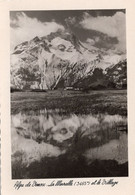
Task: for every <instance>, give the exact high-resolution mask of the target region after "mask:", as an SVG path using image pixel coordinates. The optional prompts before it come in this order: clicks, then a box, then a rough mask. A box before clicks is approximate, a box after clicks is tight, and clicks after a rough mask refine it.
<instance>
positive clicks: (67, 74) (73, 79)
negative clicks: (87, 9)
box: [11, 30, 127, 89]
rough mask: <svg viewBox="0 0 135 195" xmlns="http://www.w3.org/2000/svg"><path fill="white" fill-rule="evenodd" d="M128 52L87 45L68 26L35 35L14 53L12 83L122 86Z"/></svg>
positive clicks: (38, 86) (22, 85)
mask: <svg viewBox="0 0 135 195" xmlns="http://www.w3.org/2000/svg"><path fill="white" fill-rule="evenodd" d="M126 72H127V71H126V59H125V55H119V54H116V53H111V54H110V53H109V52H107V51H105V50H103V49H99V48H96V47H94V46H89V48H86V46H84V45H83V43H81V41H80V40H79V39H78V38H77V37H76V36H75V35H74V34H73V33H72V32H70V31H69V30H66V31H62V30H59V31H57V32H55V33H51V34H50V35H48V36H44V37H35V38H34V39H32V40H30V41H29V42H28V41H26V42H23V43H21V44H19V45H17V46H16V47H15V48H14V51H13V53H12V54H11V87H12V88H18V89H56V88H66V89H68V88H75V89H89V88H92V89H94V88H100V87H101V88H102V87H103V88H108V87H111V88H112V87H113V88H116V87H117V88H121V87H123V86H126Z"/></svg>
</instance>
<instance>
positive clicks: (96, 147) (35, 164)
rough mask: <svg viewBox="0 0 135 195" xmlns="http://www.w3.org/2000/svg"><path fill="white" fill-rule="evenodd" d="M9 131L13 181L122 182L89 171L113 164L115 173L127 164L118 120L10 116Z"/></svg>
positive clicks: (53, 113)
mask: <svg viewBox="0 0 135 195" xmlns="http://www.w3.org/2000/svg"><path fill="white" fill-rule="evenodd" d="M119 126H120V127H123V129H124V131H122V129H120V131H119V128H118V127H119ZM11 127H12V177H13V178H14V179H19V178H48V177H49V178H52V177H65V178H66V177H84V176H85V177H90V176H93V177H94V176H122V175H120V174H121V172H120V173H117V171H116V170H115V171H114V172H113V170H112V173H111V174H110V172H107V173H105V174H108V175H102V174H103V173H100V171H99V170H98V171H97V172H92V171H91V172H90V170H91V169H90V168H89V166H91V165H92V166H93V163H94V162H96V163H98V166H99V162H100V161H101V162H104V166H107V167H108V164H107V163H108V162H109V163H111V162H113V163H114V165H113V168H114V167H116V166H117V168H118V169H119V170H120V168H121V167H120V166H121V165H123V164H124V163H126V162H127V161H128V154H127V151H128V148H127V132H126V131H125V127H127V118H126V117H122V116H120V115H107V114H106V115H103V114H100V115H65V114H64V111H63V110H58V109H57V110H46V109H45V110H40V111H36V112H35V111H29V112H25V113H19V114H16V115H12V116H11ZM106 164H107V165H106ZM109 165H110V164H109ZM74 166H75V168H76V173H75V170H74V169H73V167H74ZM96 166H97V165H96ZM111 166H112V165H111ZM111 166H110V167H111ZM71 167H72V168H71ZM77 167H78V168H77ZM94 167H95V164H94ZM99 167H100V166H99ZM35 168H36V170H37V171H36V172H35ZM101 168H102V166H101ZM113 168H111V169H113ZM43 170H44V172H43ZM66 170H67V171H66ZM82 170H83V171H82ZM122 170H123V169H122ZM92 174H93V175H92ZM109 174H110V175H109ZM115 174H116V175H115ZM123 174H124V173H123ZM126 174H127V172H126Z"/></svg>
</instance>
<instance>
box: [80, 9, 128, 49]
mask: <svg viewBox="0 0 135 195" xmlns="http://www.w3.org/2000/svg"><path fill="white" fill-rule="evenodd" d="M79 25H80V26H81V27H82V28H84V29H88V30H96V31H99V32H102V33H105V34H107V35H108V36H110V37H117V39H118V41H119V43H118V44H117V45H116V48H117V49H118V50H121V51H125V49H126V26H125V14H124V13H123V12H116V13H115V14H114V15H113V16H97V17H93V16H91V15H90V14H89V13H87V12H85V13H84V15H83V19H82V20H81V21H80V23H79Z"/></svg>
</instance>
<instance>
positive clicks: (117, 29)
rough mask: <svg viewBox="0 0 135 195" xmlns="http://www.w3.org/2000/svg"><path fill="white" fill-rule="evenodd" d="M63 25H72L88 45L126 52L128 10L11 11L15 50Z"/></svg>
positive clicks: (12, 38)
mask: <svg viewBox="0 0 135 195" xmlns="http://www.w3.org/2000/svg"><path fill="white" fill-rule="evenodd" d="M59 29H61V30H63V31H64V30H65V29H69V30H70V31H72V32H73V33H74V34H75V35H76V36H77V37H78V38H79V39H80V41H81V42H82V43H84V44H85V45H88V46H89V45H92V46H95V47H98V48H103V49H105V50H110V51H111V50H113V51H115V52H118V53H126V13H125V10H58V11H51V10H50V11H11V12H10V40H11V41H10V43H11V44H10V45H11V50H13V48H14V47H15V46H16V45H18V44H20V43H22V42H24V41H29V40H31V39H33V38H34V37H35V36H39V37H42V36H46V35H48V34H50V33H51V32H56V31H58V30H59Z"/></svg>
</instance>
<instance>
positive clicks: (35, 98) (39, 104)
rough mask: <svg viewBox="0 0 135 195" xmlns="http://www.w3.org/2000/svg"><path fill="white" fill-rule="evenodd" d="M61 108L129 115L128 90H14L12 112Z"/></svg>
mask: <svg viewBox="0 0 135 195" xmlns="http://www.w3.org/2000/svg"><path fill="white" fill-rule="evenodd" d="M44 108H46V109H52V110H54V109H59V112H63V111H64V112H65V114H68V113H69V114H71V113H75V114H90V113H93V114H98V113H108V114H111V115H113V114H120V115H122V116H126V115H127V90H101V91H89V92H87V93H84V92H80V91H64V90H54V91H47V92H14V93H12V94H11V113H12V114H15V113H19V112H20V111H21V112H23V111H24V112H26V111H29V110H39V109H44Z"/></svg>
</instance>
